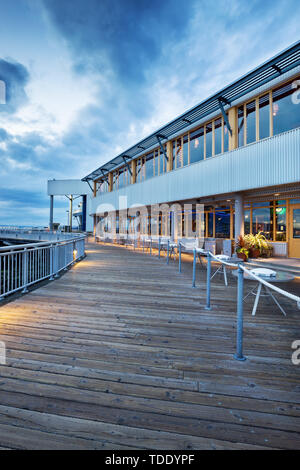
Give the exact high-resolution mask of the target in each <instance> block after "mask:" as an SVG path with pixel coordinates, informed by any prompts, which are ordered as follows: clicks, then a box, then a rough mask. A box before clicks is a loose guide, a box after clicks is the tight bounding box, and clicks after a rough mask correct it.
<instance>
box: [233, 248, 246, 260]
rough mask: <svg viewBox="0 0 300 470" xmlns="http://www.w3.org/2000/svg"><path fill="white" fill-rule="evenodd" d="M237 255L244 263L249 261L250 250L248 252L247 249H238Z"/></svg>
mask: <svg viewBox="0 0 300 470" xmlns="http://www.w3.org/2000/svg"><path fill="white" fill-rule="evenodd" d="M236 254H237V256H238V258H241V259H242V260H243V261H247V260H248V257H249V250H247V248H240V247H237V249H236Z"/></svg>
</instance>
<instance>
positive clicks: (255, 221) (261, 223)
mask: <svg viewBox="0 0 300 470" xmlns="http://www.w3.org/2000/svg"><path fill="white" fill-rule="evenodd" d="M258 232H263V234H264V235H265V237H266V238H267V239H268V240H273V207H261V208H257V209H256V208H255V209H253V210H252V233H254V234H256V233H258Z"/></svg>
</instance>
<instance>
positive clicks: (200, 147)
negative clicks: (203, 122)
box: [190, 127, 204, 163]
mask: <svg viewBox="0 0 300 470" xmlns="http://www.w3.org/2000/svg"><path fill="white" fill-rule="evenodd" d="M203 158H204V127H200V129H197V130H196V131H194V132H191V134H190V163H195V162H198V161H199V160H203Z"/></svg>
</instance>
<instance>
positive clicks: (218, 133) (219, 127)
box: [215, 118, 222, 155]
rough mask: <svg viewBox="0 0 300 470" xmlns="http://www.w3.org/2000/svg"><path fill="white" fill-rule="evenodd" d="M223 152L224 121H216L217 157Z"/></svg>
mask: <svg viewBox="0 0 300 470" xmlns="http://www.w3.org/2000/svg"><path fill="white" fill-rule="evenodd" d="M221 152H222V119H221V118H220V119H216V120H215V155H219V153H221Z"/></svg>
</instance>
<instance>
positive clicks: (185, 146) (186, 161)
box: [182, 134, 189, 166]
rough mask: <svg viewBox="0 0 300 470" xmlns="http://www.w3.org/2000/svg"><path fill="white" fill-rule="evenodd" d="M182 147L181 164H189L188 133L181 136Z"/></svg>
mask: <svg viewBox="0 0 300 470" xmlns="http://www.w3.org/2000/svg"><path fill="white" fill-rule="evenodd" d="M182 140H183V147H182V153H183V155H182V165H183V166H186V165H188V164H189V135H188V134H186V135H184V136H183V139H182Z"/></svg>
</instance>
